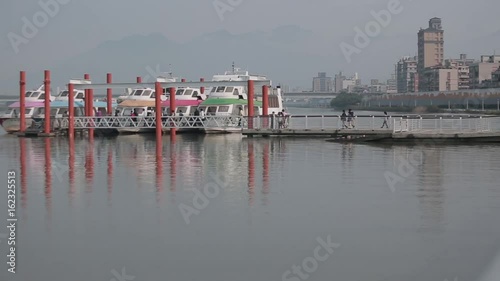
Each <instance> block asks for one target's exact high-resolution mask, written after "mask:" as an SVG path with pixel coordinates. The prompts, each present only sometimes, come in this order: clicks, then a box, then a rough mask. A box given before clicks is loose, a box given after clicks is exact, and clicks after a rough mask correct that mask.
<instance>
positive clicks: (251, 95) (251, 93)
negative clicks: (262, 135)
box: [240, 80, 255, 129]
mask: <svg viewBox="0 0 500 281" xmlns="http://www.w3.org/2000/svg"><path fill="white" fill-rule="evenodd" d="M254 84H255V83H254V81H253V80H248V86H247V87H248V97H247V99H248V129H253V116H254V110H253V109H254V108H253V107H254V102H253V99H254ZM240 118H243V116H240Z"/></svg>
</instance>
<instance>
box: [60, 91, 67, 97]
mask: <svg viewBox="0 0 500 281" xmlns="http://www.w3.org/2000/svg"><path fill="white" fill-rule="evenodd" d="M68 95H69V92H68V91H62V92H61V93H60V94H59V96H60V97H67V96H68Z"/></svg>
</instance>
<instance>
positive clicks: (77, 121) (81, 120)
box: [56, 116, 247, 129]
mask: <svg viewBox="0 0 500 281" xmlns="http://www.w3.org/2000/svg"><path fill="white" fill-rule="evenodd" d="M56 121H58V122H59V124H60V125H59V126H58V127H59V128H61V129H66V128H68V126H69V120H68V118H67V117H65V118H56ZM161 126H162V128H229V127H236V128H237V127H247V122H246V119H245V118H239V117H237V116H206V117H199V116H184V117H174V116H163V117H162V118H161ZM74 128H75V129H119V128H151V129H154V128H156V117H152V116H148V117H130V116H120V117H115V116H104V117H74Z"/></svg>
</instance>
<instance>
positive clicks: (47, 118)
mask: <svg viewBox="0 0 500 281" xmlns="http://www.w3.org/2000/svg"><path fill="white" fill-rule="evenodd" d="M44 76H45V79H44V91H45V104H44V107H45V130H44V133H45V134H46V135H48V134H50V70H45V71H44Z"/></svg>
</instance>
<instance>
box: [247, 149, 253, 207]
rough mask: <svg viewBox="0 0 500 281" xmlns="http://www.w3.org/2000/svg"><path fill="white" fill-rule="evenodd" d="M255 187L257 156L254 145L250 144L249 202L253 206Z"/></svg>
mask: <svg viewBox="0 0 500 281" xmlns="http://www.w3.org/2000/svg"><path fill="white" fill-rule="evenodd" d="M254 186H255V155H254V151H253V143H252V142H250V141H249V142H248V202H249V204H250V206H252V205H253V195H254Z"/></svg>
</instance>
